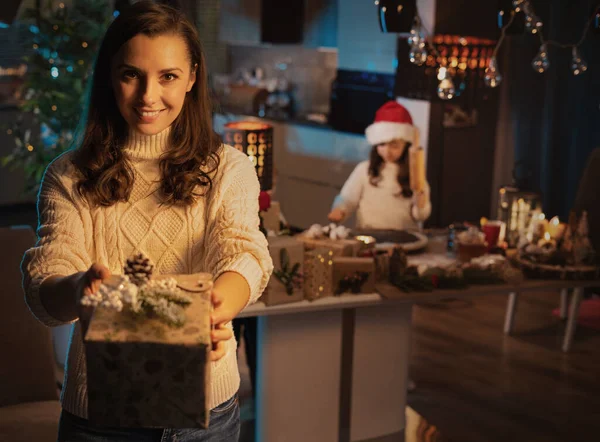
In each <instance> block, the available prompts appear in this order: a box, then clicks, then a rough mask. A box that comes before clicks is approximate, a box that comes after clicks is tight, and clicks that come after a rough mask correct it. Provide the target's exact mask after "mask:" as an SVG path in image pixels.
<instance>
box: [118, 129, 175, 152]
mask: <svg viewBox="0 0 600 442" xmlns="http://www.w3.org/2000/svg"><path fill="white" fill-rule="evenodd" d="M170 133H171V127H170V126H169V127H167V128H166V129H165V130H163V131H162V132H159V133H157V134H154V135H144V134H141V133H139V132H136V131H134V130H133V129H130V130H129V136H128V139H127V144H126V145H125V151H126V152H127V153H128V154H129V157H130V158H134V159H141V160H155V159H158V158H160V156H161V155H162V154H163V153H164V152H165V151H166V150H167V147H168V145H169V134H170Z"/></svg>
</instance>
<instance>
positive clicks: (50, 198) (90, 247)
mask: <svg viewBox="0 0 600 442" xmlns="http://www.w3.org/2000/svg"><path fill="white" fill-rule="evenodd" d="M168 135H169V129H166V130H165V131H163V132H162V133H160V134H157V135H154V136H143V135H134V136H130V143H129V145H128V146H127V147H126V152H127V154H128V155H129V158H130V161H131V164H132V165H133V167H134V169H135V183H134V186H133V191H132V192H131V197H130V199H129V201H128V202H126V203H117V204H115V205H113V206H110V207H89V206H88V205H87V203H86V201H85V200H83V199H82V198H80V197H79V195H78V194H77V191H76V189H75V184H76V182H75V179H74V166H73V165H72V164H71V161H70V158H71V153H69V152H67V153H66V154H63V155H62V156H60V157H58V158H57V159H56V160H54V161H53V162H52V163H51V164H50V166H48V169H47V170H46V174H45V176H44V180H43V183H42V187H41V191H40V194H39V199H38V213H39V226H38V237H39V239H38V242H37V245H36V246H35V247H34V248H32V249H30V250H28V251H27V252H26V253H25V257H24V259H23V262H22V271H23V286H24V290H25V297H26V301H27V304H28V305H29V308H30V309H31V311H32V312H33V314H34V315H35V316H36V317H37V318H38V319H39V320H40V321H41V322H42V323H44V324H45V325H47V326H56V325H62V324H63V323H62V322H60V321H58V320H56V319H55V318H53V317H51V316H50V315H49V314H48V313H47V311H46V310H45V308H44V306H43V305H42V303H41V301H40V298H39V287H40V284H41V283H42V281H43V280H44V279H45V278H47V277H49V276H51V275H70V274H73V273H76V272H79V271H85V270H87V269H88V268H89V267H90V265H91V264H92V263H93V262H98V263H101V264H104V265H106V266H107V267H108V268H109V269H110V271H111V272H112V273H122V268H123V263H124V262H125V259H126V258H127V257H129V256H130V255H132V254H133V253H135V252H143V253H145V254H146V255H147V256H148V257H149V258H150V259H151V260H152V261H153V263H154V264H155V272H156V273H159V274H181V273H195V272H201V271H208V272H211V273H212V274H213V276H214V277H215V278H216V277H217V276H219V275H220V274H221V273H223V272H225V271H233V272H237V273H239V274H241V275H242V276H243V277H244V278H245V279H246V280H247V281H248V284H249V285H250V301H249V303H253V302H255V301H256V300H257V299H258V297H259V296H260V295H261V294H262V292H263V290H264V288H265V286H266V285H267V281H268V280H269V277H270V275H271V271H272V268H273V264H272V261H271V257H270V255H269V252H268V246H267V241H266V239H265V237H264V235H263V234H262V233H261V232H260V231H259V229H258V225H259V218H258V194H259V189H260V188H259V183H258V178H257V176H256V172H255V170H254V168H253V166H252V163H251V162H250V161H248V157H247V156H246V155H244V154H243V153H242V152H239V151H238V150H236V149H234V148H232V147H230V146H223V148H222V149H221V151H220V158H221V163H220V165H219V168H218V171H217V173H216V175H215V176H214V180H213V190H212V191H211V192H210V194H209V195H207V196H206V197H205V198H202V197H201V198H199V199H198V201H197V202H196V203H195V204H194V205H193V206H188V207H166V206H159V204H158V203H159V199H158V198H157V196H156V194H157V192H155V191H156V190H157V188H158V180H159V179H160V172H159V169H158V160H159V156H160V155H161V154H162V153H163V152H164V151H165V149H166V148H167V141H168ZM229 326H230V327H231V324H229ZM210 379H211V384H210V390H209V395H208V406H209V408H211V409H212V408H214V407H216V406H217V405H219V404H221V403H223V402H225V401H226V400H228V399H230V398H231V397H232V396H233V395H234V394H235V393H236V392H237V390H238V389H239V383H240V377H239V372H238V367H237V357H236V342H235V339H234V338H232V339H230V340H229V341H228V342H227V343H226V354H225V356H224V357H223V358H222V359H220V360H219V361H216V362H213V363H211V374H210ZM61 401H62V405H63V408H64V409H65V410H67V411H69V412H71V413H73V414H75V415H78V416H80V417H83V418H87V379H86V361H85V352H84V348H83V341H82V334H81V327H80V325H79V322H78V321H76V322H75V323H74V324H73V327H72V330H71V340H70V347H69V353H68V357H67V366H66V371H65V380H64V386H63V392H62V397H61Z"/></svg>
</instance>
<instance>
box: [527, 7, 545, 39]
mask: <svg viewBox="0 0 600 442" xmlns="http://www.w3.org/2000/svg"><path fill="white" fill-rule="evenodd" d="M523 13H524V14H525V30H527V32H529V33H530V34H537V33H538V32H541V31H542V28H543V27H544V23H543V22H542V19H541V18H539V17H538V16H537V15H536V13H535V11H534V10H533V6H531V3H529V2H528V1H526V2H525V3H523Z"/></svg>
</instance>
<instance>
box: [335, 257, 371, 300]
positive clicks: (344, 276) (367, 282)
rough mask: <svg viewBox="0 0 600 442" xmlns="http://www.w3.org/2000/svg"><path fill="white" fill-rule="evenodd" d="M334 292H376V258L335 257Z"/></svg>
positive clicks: (339, 293) (338, 293)
mask: <svg viewBox="0 0 600 442" xmlns="http://www.w3.org/2000/svg"><path fill="white" fill-rule="evenodd" d="M333 292H334V294H336V295H341V294H342V293H374V292H375V260H374V259H373V258H369V257H366V258H348V257H340V258H334V259H333Z"/></svg>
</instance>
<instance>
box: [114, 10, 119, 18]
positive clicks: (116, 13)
mask: <svg viewBox="0 0 600 442" xmlns="http://www.w3.org/2000/svg"><path fill="white" fill-rule="evenodd" d="M119 14H121V13H120V12H119V11H115V12H113V17H114V18H117V17H118V16H119Z"/></svg>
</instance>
